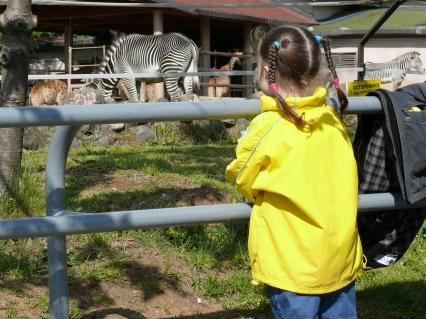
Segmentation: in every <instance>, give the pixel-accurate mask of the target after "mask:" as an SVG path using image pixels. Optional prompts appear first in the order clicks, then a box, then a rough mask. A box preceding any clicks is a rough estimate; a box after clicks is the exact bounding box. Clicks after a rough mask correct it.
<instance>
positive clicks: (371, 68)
mask: <svg viewBox="0 0 426 319" xmlns="http://www.w3.org/2000/svg"><path fill="white" fill-rule="evenodd" d="M407 71H425V68H424V66H423V63H422V60H421V59H420V53H419V52H416V51H409V52H406V53H404V54H402V55H400V56H398V57H396V58H394V59H392V60H391V61H389V62H385V63H372V62H367V63H366V64H365V77H364V78H365V79H380V80H382V83H389V82H393V89H394V90H396V89H397V88H398V87H399V86H400V85H401V83H402V81H403V80H404V78H405V76H406V74H407Z"/></svg>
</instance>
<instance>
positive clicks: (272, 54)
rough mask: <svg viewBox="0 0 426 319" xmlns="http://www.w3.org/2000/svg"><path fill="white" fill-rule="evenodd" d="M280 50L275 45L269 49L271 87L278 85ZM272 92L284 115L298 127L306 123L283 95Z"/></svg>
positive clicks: (269, 80)
mask: <svg viewBox="0 0 426 319" xmlns="http://www.w3.org/2000/svg"><path fill="white" fill-rule="evenodd" d="M281 45H282V43H281ZM278 50H279V48H277V47H276V46H275V45H273V44H272V45H271V46H270V47H269V56H268V74H267V77H268V84H269V85H270V86H271V85H272V84H274V85H276V82H275V73H276V67H277V51H278ZM272 92H273V95H274V97H275V98H277V100H278V102H279V104H280V106H281V110H282V111H283V113H284V115H285V116H287V117H289V118H290V119H291V120H293V121H294V123H295V124H296V125H302V124H303V122H304V121H303V118H302V116H299V115H298V114H297V113H296V112H294V111H293V110H292V109H291V108H289V106H288V105H287V103H286V102H285V100H284V99H283V97H282V96H281V94H279V92H278V91H277V90H275V89H272Z"/></svg>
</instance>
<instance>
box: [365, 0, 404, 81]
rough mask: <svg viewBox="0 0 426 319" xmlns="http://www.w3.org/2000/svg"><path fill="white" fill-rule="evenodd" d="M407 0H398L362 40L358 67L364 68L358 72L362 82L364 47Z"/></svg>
mask: <svg viewBox="0 0 426 319" xmlns="http://www.w3.org/2000/svg"><path fill="white" fill-rule="evenodd" d="M405 1H406V0H397V1H395V2H394V3H393V4H392V6H390V7H389V9H388V10H386V12H385V13H384V14H383V15H382V17H381V18H380V19H379V20H378V21H377V22H376V23H375V24H374V26H373V27H372V28H371V30H370V31H368V33H367V34H366V35H364V37H363V38H362V39H361V42H360V43H359V44H358V67H359V68H362V69H363V71H358V80H362V79H363V78H364V75H365V66H364V47H365V44H366V43H367V42H368V41H369V40H370V38H371V37H372V36H374V35H375V34H376V32H377V30H379V28H380V27H381V26H382V25H383V24H384V23H385V22H386V21H387V20H388V18H389V17H390V16H391V15H392V13H394V11H395V10H396V9H398V7H399V6H400V5H401V4H403V3H404V2H405Z"/></svg>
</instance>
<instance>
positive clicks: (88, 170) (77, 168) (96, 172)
mask: <svg viewBox="0 0 426 319" xmlns="http://www.w3.org/2000/svg"><path fill="white" fill-rule="evenodd" d="M234 149H235V146H234V145H220V146H209V145H202V146H183V147H167V148H165V147H161V148H149V149H148V150H147V149H146V148H142V147H139V148H134V149H132V150H131V151H129V149H128V148H124V149H123V148H111V149H107V148H102V149H95V150H89V149H88V150H84V151H79V152H77V153H75V154H73V155H72V156H71V157H72V159H73V161H74V163H76V165H73V166H72V167H71V168H70V169H69V170H68V172H67V179H68V185H69V186H68V191H70V192H71V193H72V194H73V195H74V196H75V195H77V194H79V193H80V192H81V191H83V190H84V189H85V188H88V187H92V186H95V185H98V184H101V183H104V182H108V181H110V180H111V176H110V175H112V174H113V172H114V171H116V170H139V171H150V172H153V171H154V172H161V173H176V174H181V175H183V176H188V175H196V174H203V175H209V176H217V177H218V179H222V180H223V178H224V177H223V176H224V171H225V167H226V165H227V164H228V163H229V162H230V161H231V160H232V157H233V154H234Z"/></svg>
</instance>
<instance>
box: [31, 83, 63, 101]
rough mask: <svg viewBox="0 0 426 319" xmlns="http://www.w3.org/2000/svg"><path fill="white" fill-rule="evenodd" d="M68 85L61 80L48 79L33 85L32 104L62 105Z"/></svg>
mask: <svg viewBox="0 0 426 319" xmlns="http://www.w3.org/2000/svg"><path fill="white" fill-rule="evenodd" d="M67 92H68V87H67V85H66V84H65V83H64V82H62V81H60V80H46V81H43V82H38V83H36V84H34V85H33V87H32V88H31V91H30V95H29V98H30V104H31V105H32V106H40V105H54V104H57V105H62V104H64V100H65V98H66V96H67Z"/></svg>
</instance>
